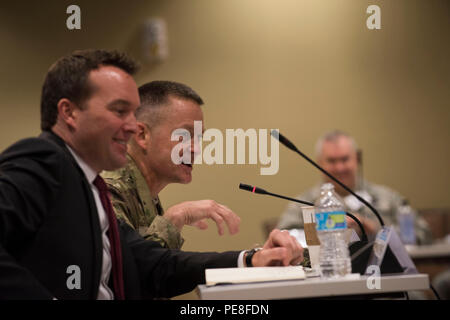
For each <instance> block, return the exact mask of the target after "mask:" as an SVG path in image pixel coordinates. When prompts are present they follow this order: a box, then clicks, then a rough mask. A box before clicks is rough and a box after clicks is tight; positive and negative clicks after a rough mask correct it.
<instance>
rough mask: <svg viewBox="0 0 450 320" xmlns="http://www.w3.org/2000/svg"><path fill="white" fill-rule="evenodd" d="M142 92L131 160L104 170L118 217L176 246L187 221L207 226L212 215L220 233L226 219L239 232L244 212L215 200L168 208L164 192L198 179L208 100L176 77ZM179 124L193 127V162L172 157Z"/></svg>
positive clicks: (187, 147)
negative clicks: (197, 131)
mask: <svg viewBox="0 0 450 320" xmlns="http://www.w3.org/2000/svg"><path fill="white" fill-rule="evenodd" d="M139 96H140V99H141V106H140V107H139V108H138V110H137V111H136V118H137V121H138V128H137V133H136V135H134V136H133V137H132V138H131V139H130V142H129V144H128V155H127V158H128V162H127V165H126V166H125V167H124V168H121V169H119V170H116V171H109V172H108V171H105V172H103V173H102V176H103V178H104V179H105V181H106V183H107V185H108V188H109V190H110V193H111V195H112V199H111V200H112V202H113V206H114V210H115V212H116V215H117V217H118V218H119V219H122V220H124V221H125V222H127V223H128V224H129V225H130V226H132V227H133V228H134V229H136V230H138V231H139V233H140V234H141V235H142V236H143V237H144V238H146V239H151V240H154V241H157V242H159V243H160V244H161V245H162V246H163V247H167V248H171V249H179V248H181V246H182V244H183V242H184V240H183V239H182V237H181V234H180V232H181V230H182V228H183V226H184V225H186V224H187V225H194V226H197V227H199V228H200V229H205V228H207V226H208V225H207V223H206V221H204V220H205V219H207V218H209V219H212V220H214V221H215V223H216V224H217V227H218V230H219V234H220V235H222V234H223V233H224V224H226V225H227V226H228V229H229V231H230V233H231V234H235V233H237V232H238V231H239V224H240V218H239V217H238V216H237V215H236V214H235V213H234V212H233V211H231V210H230V209H229V208H227V207H226V206H224V205H222V204H219V203H217V202H215V201H213V200H200V201H186V202H182V203H180V204H177V205H174V206H172V207H170V208H169V209H167V211H166V212H164V210H163V208H162V206H161V202H160V200H159V197H158V194H159V193H160V192H161V191H162V190H163V189H164V188H165V187H166V186H167V185H168V184H170V183H184V184H186V183H190V182H191V180H192V170H193V163H194V158H195V156H196V155H197V154H198V153H199V151H200V149H199V146H198V141H199V140H198V139H200V138H201V137H195V136H194V121H203V112H202V110H201V108H200V106H201V105H202V104H203V100H202V99H201V98H200V96H199V95H198V94H197V93H196V92H195V91H194V90H192V89H191V88H189V87H188V86H186V85H184V84H181V83H177V82H170V81H153V82H150V83H147V84H144V85H142V86H141V87H140V88H139ZM176 129H186V130H188V131H189V132H190V135H191V140H190V144H185V145H184V147H183V149H182V152H183V153H187V154H189V155H190V156H189V158H190V159H191V161H190V163H181V164H175V163H174V162H173V161H172V158H171V153H172V150H173V149H174V147H175V146H176V145H177V144H179V141H172V140H171V136H172V133H173V132H174V131H175V130H176ZM202 129H203V127H202ZM196 142H197V143H196ZM180 156H182V155H180Z"/></svg>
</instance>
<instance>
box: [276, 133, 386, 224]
mask: <svg viewBox="0 0 450 320" xmlns="http://www.w3.org/2000/svg"><path fill="white" fill-rule="evenodd" d="M270 134H271V135H272V137H274V138H275V139H277V140H278V141H279V142H280V143H281V144H283V145H284V146H285V147H287V148H288V149H291V150H292V151H294V152H296V153H298V154H299V155H300V156H302V157H303V158H304V159H305V160H307V161H308V162H309V163H311V164H312V165H313V166H315V167H316V168H317V169H319V170H320V171H322V172H323V173H324V174H326V175H327V176H328V177H329V178H330V179H332V180H333V181H335V182H336V183H337V184H339V185H340V186H341V187H342V188H344V189H345V190H346V191H347V192H349V193H350V194H352V195H353V196H355V197H356V199H358V200H359V201H361V202H362V203H364V204H365V205H366V206H367V207H368V208H369V209H370V210H371V211H372V212H373V213H374V214H375V216H376V217H377V219H378V221H379V222H380V224H381V226H382V227H384V221H383V219H382V218H381V216H380V214H379V213H378V211H377V210H376V209H375V208H374V207H373V206H372V205H371V204H370V203H368V202H367V201H366V200H364V199H363V198H361V197H360V196H358V195H357V194H356V193H355V192H353V191H352V190H351V189H350V188H349V187H347V186H346V185H345V184H343V183H342V182H340V181H339V180H338V179H336V178H335V177H334V176H332V175H331V174H330V173H329V172H328V171H326V170H325V169H323V168H322V167H321V166H319V165H318V164H317V163H315V162H314V161H313V160H311V159H310V158H309V157H308V156H307V155H305V154H304V153H303V152H301V151H300V150H298V148H297V147H296V146H295V145H294V144H293V143H292V142H291V141H289V140H288V139H287V138H286V137H285V136H283V135H282V134H281V133H279V132H278V131H275V130H272V131H271V133H270Z"/></svg>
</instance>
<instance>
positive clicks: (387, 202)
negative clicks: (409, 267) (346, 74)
mask: <svg viewBox="0 0 450 320" xmlns="http://www.w3.org/2000/svg"><path fill="white" fill-rule="evenodd" d="M316 157H317V162H318V164H319V165H320V166H322V167H323V168H324V169H325V170H326V171H328V172H329V173H331V175H333V176H334V177H335V178H337V179H338V180H339V181H341V182H342V183H343V184H345V185H346V186H348V187H349V188H350V189H352V190H353V191H355V192H356V193H357V194H358V195H359V196H361V197H362V198H363V199H364V200H366V201H367V202H369V203H370V204H371V205H372V206H373V207H374V208H375V209H376V210H377V211H378V212H379V213H380V215H381V217H382V218H383V220H384V222H385V224H386V225H394V226H396V225H397V212H398V209H399V208H400V206H401V205H402V203H403V201H404V197H402V196H401V195H400V194H399V193H397V192H396V191H394V190H392V189H390V188H388V187H386V186H382V185H377V184H374V183H371V182H368V181H366V180H363V179H362V178H361V177H358V174H357V173H358V160H357V146H356V142H355V140H354V139H353V137H351V136H350V135H348V134H346V133H344V132H341V131H338V130H335V131H331V132H328V133H326V134H324V135H323V136H322V137H321V138H320V139H319V140H318V141H317V144H316ZM323 177H324V181H323V182H331V183H332V184H333V185H334V188H335V191H336V193H337V194H339V195H340V196H341V197H342V199H343V200H344V202H345V205H346V206H347V208H348V209H349V211H350V212H352V213H356V214H355V215H356V216H357V217H358V219H359V220H360V221H361V223H362V224H363V227H364V229H365V230H366V232H367V235H368V236H369V237H370V236H371V235H372V236H373V235H374V234H376V232H377V231H378V229H379V227H380V226H379V223H378V221H377V220H376V217H375V215H374V213H373V212H372V211H371V210H370V209H369V208H368V207H367V206H365V205H364V204H363V203H361V202H360V201H359V200H358V199H357V198H356V197H355V196H353V195H351V194H349V193H348V192H347V191H346V190H345V189H343V188H342V187H341V186H339V185H338V184H337V183H335V182H334V181H332V180H331V179H330V178H329V177H327V176H326V175H323ZM320 185H321V183H320V184H317V185H316V186H315V187H313V188H311V189H310V190H307V191H306V192H304V193H302V194H301V195H299V196H298V197H297V198H298V199H300V200H305V201H309V202H315V201H316V199H317V198H318V197H319V194H320ZM301 207H302V206H301V205H299V204H297V203H290V204H289V205H288V207H287V209H286V211H285V212H284V213H283V214H282V216H281V218H280V221H279V222H278V226H277V227H278V228H280V229H298V228H303V217H302V212H301ZM347 223H348V226H349V227H351V228H354V229H355V231H357V232H358V233H360V229H359V227H358V225H357V224H356V222H355V221H354V220H351V219H347ZM415 230H416V239H417V243H418V244H427V243H430V242H431V240H432V236H431V231H430V229H429V227H428V224H427V223H426V221H425V220H424V219H423V218H421V217H419V216H418V215H417V214H416V220H415Z"/></svg>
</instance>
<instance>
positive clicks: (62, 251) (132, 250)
mask: <svg viewBox="0 0 450 320" xmlns="http://www.w3.org/2000/svg"><path fill="white" fill-rule="evenodd" d="M119 229H120V237H121V243H122V255H123V273H124V286H125V296H126V298H127V299H139V298H143V297H146V298H147V297H171V296H174V295H178V294H181V293H184V292H188V291H190V290H192V289H193V288H195V286H196V285H197V284H199V283H203V282H204V269H205V268H215V267H236V262H237V258H238V255H239V253H238V252H226V253H220V254H219V253H192V252H191V253H189V252H182V251H178V250H169V249H165V248H161V246H160V245H159V244H158V243H156V242H152V241H146V240H143V239H142V238H141V237H140V236H139V235H138V234H137V233H136V232H135V231H134V230H133V229H132V228H130V227H129V226H127V225H126V224H123V223H119ZM72 265H76V266H78V267H79V268H80V269H79V270H80V275H81V279H80V280H81V288H80V289H70V288H72V286H70V285H69V286H68V284H67V282H70V283H71V281H70V279H69V277H71V276H72V275H73V272H71V271H70V269H69V270H68V267H69V266H72ZM101 266H102V239H101V231H100V224H99V218H98V213H97V209H96V206H95V202H94V198H93V195H92V191H91V188H90V186H89V183H88V182H87V180H86V178H85V175H84V173H83V172H82V170H81V169H80V168H79V166H78V165H77V163H76V161H75V159H74V158H73V157H72V155H71V154H70V152H69V150H68V149H67V147H66V146H65V144H64V141H63V140H62V139H61V138H59V137H58V136H56V135H54V134H53V133H49V132H44V133H42V134H41V135H40V137H38V138H29V139H24V140H21V141H19V142H17V143H16V144H14V145H12V146H11V147H9V148H8V149H7V150H5V151H4V152H3V153H2V154H1V155H0V299H48V298H53V297H56V298H58V299H95V298H96V297H97V293H98V288H99V282H100V273H101ZM68 279H69V281H68Z"/></svg>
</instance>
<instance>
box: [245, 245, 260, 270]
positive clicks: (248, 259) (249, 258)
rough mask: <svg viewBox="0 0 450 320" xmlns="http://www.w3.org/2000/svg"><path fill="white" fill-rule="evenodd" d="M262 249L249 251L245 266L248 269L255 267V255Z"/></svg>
mask: <svg viewBox="0 0 450 320" xmlns="http://www.w3.org/2000/svg"><path fill="white" fill-rule="evenodd" d="M261 249H262V248H253V249H252V250H249V251H247V255H246V256H245V264H246V265H247V267H253V264H252V258H253V255H254V254H255V253H256V252H258V251H259V250H261Z"/></svg>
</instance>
